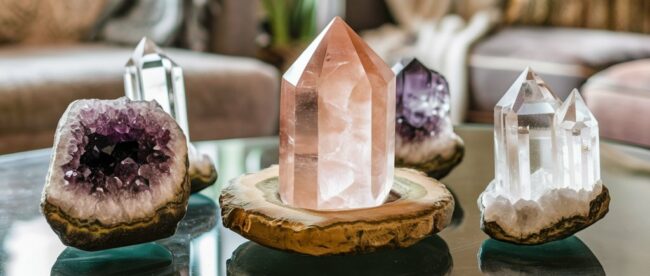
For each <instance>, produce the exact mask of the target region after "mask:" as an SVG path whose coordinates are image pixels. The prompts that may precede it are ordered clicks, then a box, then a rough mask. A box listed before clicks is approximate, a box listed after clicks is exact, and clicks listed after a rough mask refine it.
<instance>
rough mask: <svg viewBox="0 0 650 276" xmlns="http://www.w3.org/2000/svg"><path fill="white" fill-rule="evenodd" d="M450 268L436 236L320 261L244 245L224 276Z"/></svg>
mask: <svg viewBox="0 0 650 276" xmlns="http://www.w3.org/2000/svg"><path fill="white" fill-rule="evenodd" d="M452 265H453V262H452V258H451V254H450V253H449V248H448V247H447V244H446V243H445V241H444V240H443V239H441V238H440V237H438V236H437V235H434V236H431V237H428V238H426V239H424V240H422V241H421V242H419V243H417V244H415V245H413V246H411V247H408V248H402V249H392V250H379V251H377V252H373V253H369V254H362V255H335V256H322V257H315V256H308V255H302V254H297V253H290V252H284V251H279V250H275V249H270V248H267V247H264V246H261V245H259V244H257V243H254V242H246V243H244V244H242V245H240V246H239V247H238V248H237V249H236V250H235V251H234V252H233V255H232V257H231V258H230V259H229V260H228V262H227V275H444V274H448V273H449V272H450V271H451V268H452Z"/></svg>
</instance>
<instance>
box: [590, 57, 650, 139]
mask: <svg viewBox="0 0 650 276" xmlns="http://www.w3.org/2000/svg"><path fill="white" fill-rule="evenodd" d="M582 93H583V95H584V97H585V100H586V102H587V105H588V106H589V107H590V108H591V111H592V112H593V113H594V116H596V119H598V122H599V125H600V134H601V136H602V137H604V138H610V139H615V140H619V141H623V142H627V143H633V144H638V145H642V146H646V147H650V59H642V60H637V61H632V62H626V63H621V64H618V65H614V66H612V67H610V68H608V69H606V70H604V71H601V72H600V73H598V74H596V75H594V76H593V77H592V78H590V79H589V80H588V81H587V83H586V84H585V85H584V86H583V89H582Z"/></svg>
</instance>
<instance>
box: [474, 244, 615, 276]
mask: <svg viewBox="0 0 650 276" xmlns="http://www.w3.org/2000/svg"><path fill="white" fill-rule="evenodd" d="M478 259H479V260H478V261H479V266H480V269H481V272H483V273H488V274H499V275H501V274H517V275H520V274H533V275H605V270H604V269H603V266H602V265H601V264H600V262H599V261H598V258H596V256H595V255H594V254H593V253H592V252H591V250H589V247H587V245H585V244H584V243H583V242H582V241H581V240H580V239H578V238H577V237H576V236H571V237H569V238H566V239H563V240H559V241H554V242H549V243H546V244H542V245H535V246H530V245H515V244H511V243H506V242H501V241H497V240H494V239H487V240H485V241H484V242H483V244H482V245H481V248H480V249H479V253H478Z"/></svg>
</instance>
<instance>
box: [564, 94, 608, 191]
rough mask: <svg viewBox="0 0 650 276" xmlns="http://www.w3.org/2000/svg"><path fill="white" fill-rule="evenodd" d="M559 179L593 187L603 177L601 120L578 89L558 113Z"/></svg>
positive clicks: (568, 185) (573, 186)
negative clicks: (599, 129)
mask: <svg viewBox="0 0 650 276" xmlns="http://www.w3.org/2000/svg"><path fill="white" fill-rule="evenodd" d="M555 130H556V132H555V137H556V142H557V145H558V149H559V153H558V154H557V161H556V165H557V174H558V176H559V177H558V178H559V179H558V180H557V181H558V183H559V184H560V185H562V187H565V188H571V189H574V190H580V189H585V190H591V189H592V188H593V186H594V184H595V183H596V182H597V181H598V180H600V153H599V141H598V122H597V121H596V118H594V116H593V115H592V114H591V112H590V111H589V109H588V108H587V105H586V104H585V102H584V101H583V100H582V97H580V93H579V92H578V90H576V89H574V90H573V92H571V95H569V97H568V98H567V99H566V101H564V103H563V104H562V107H560V110H559V111H558V113H557V114H556V115H555Z"/></svg>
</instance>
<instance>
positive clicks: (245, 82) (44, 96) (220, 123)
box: [0, 0, 279, 154]
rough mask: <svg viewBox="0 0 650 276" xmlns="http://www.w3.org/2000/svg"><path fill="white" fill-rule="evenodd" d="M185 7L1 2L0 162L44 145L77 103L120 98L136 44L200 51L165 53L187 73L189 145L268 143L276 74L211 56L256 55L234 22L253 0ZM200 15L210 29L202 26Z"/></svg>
mask: <svg viewBox="0 0 650 276" xmlns="http://www.w3.org/2000/svg"><path fill="white" fill-rule="evenodd" d="M190 2H192V1H187V0H170V1H126V0H98V1H73V2H70V3H66V4H65V5H64V4H62V3H61V2H60V1H57V0H38V1H27V2H25V1H20V0H7V1H2V5H3V6H2V9H0V18H1V19H2V20H0V154H3V153H9V152H17V151H23V150H29V149H37V148H44V147H49V146H51V145H52V142H53V134H54V130H55V128H56V124H57V122H58V119H59V118H60V116H61V115H62V114H63V112H64V110H65V108H66V107H67V105H68V104H69V103H70V102H72V101H74V100H76V99H80V98H99V99H112V98H117V97H121V96H124V85H123V73H124V64H125V63H126V62H127V60H128V59H129V57H130V56H131V52H132V51H133V49H134V48H135V46H136V45H135V44H136V43H137V41H138V40H139V39H140V38H141V37H142V36H143V35H147V36H148V37H149V38H151V39H153V40H154V41H156V42H157V43H159V44H163V45H176V47H179V48H180V47H182V48H193V49H200V50H202V51H190V50H183V49H178V48H164V51H165V52H166V53H167V55H168V56H169V57H171V58H172V59H173V60H174V61H176V63H178V65H180V66H181V67H182V68H183V70H184V77H185V86H186V87H185V90H186V95H187V105H188V113H189V114H188V116H189V124H190V137H191V139H192V140H207V139H224V138H236V137H250V136H266V135H274V134H275V133H276V132H277V116H278V110H279V105H278V101H279V73H278V71H277V69H275V68H274V67H272V66H270V65H267V64H265V63H263V62H261V61H258V60H256V59H253V58H247V57H234V56H225V55H220V54H215V53H208V52H210V51H213V52H222V53H224V52H225V53H228V54H239V55H252V54H254V50H252V49H251V47H254V46H255V44H254V41H253V40H254V34H255V30H256V26H255V24H254V23H253V22H249V24H248V25H244V26H239V25H237V21H236V20H235V19H238V20H247V19H250V18H251V15H252V14H254V9H249V8H250V6H251V5H250V3H253V1H251V2H250V3H249V5H243V1H232V0H227V1H215V0H209V1H201V3H195V2H192V3H193V4H192V5H189V6H188V5H185V6H183V4H188V3H190ZM214 5H218V9H216V8H215V7H214ZM210 6H212V7H210ZM183 11H185V12H183ZM205 12H211V13H212V14H211V15H210V18H211V19H212V20H210V21H206V20H205V19H206V17H201V16H202V15H204V14H203V13H205ZM30 16H31V17H30ZM233 20H234V22H233ZM204 23H205V24H204ZM228 26H231V27H233V26H234V27H237V28H236V29H234V30H233V28H228ZM235 31H236V32H235ZM234 45H241V46H240V47H234Z"/></svg>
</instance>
